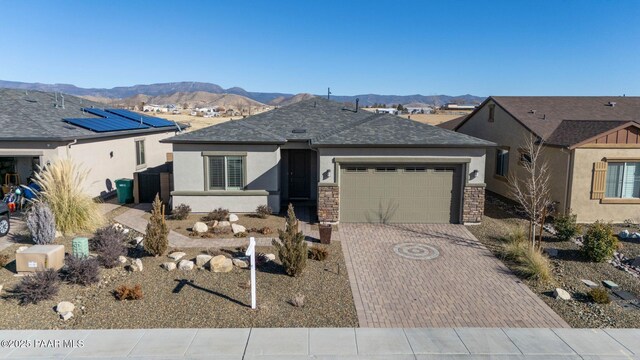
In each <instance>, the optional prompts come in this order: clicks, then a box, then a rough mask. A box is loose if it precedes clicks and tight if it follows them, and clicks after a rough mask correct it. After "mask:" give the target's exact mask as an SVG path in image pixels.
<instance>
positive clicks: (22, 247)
mask: <svg viewBox="0 0 640 360" xmlns="http://www.w3.org/2000/svg"><path fill="white" fill-rule="evenodd" d="M28 248H29V247H28V246H20V247H19V248H18V250H16V254H17V253H21V252H23V251H25V250H27V249H28Z"/></svg>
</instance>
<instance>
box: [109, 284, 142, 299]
mask: <svg viewBox="0 0 640 360" xmlns="http://www.w3.org/2000/svg"><path fill="white" fill-rule="evenodd" d="M113 295H114V296H115V297H116V300H120V301H123V300H140V299H142V298H143V296H144V295H143V294H142V287H141V286H140V284H136V285H135V286H129V285H120V286H118V287H117V288H116V289H115V290H114V291H113Z"/></svg>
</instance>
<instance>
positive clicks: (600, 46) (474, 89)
mask: <svg viewBox="0 0 640 360" xmlns="http://www.w3.org/2000/svg"><path fill="white" fill-rule="evenodd" d="M0 14H2V15H1V18H0V79H3V80H14V81H26V82H42V83H71V84H75V85H77V86H82V87H113V86H128V85H134V84H147V83H159V82H172V81H203V82H213V83H217V84H219V85H221V86H223V87H225V88H228V87H232V86H240V87H243V88H244V89H246V90H249V91H265V92H290V93H298V92H310V93H324V92H325V91H326V88H327V87H329V86H330V87H331V88H332V92H333V93H334V94H336V95H355V94H363V93H378V94H398V95H408V94H417V93H419V94H423V95H433V94H449V95H460V94H465V93H471V94H474V95H479V96H487V95H621V94H623V93H624V94H627V95H640V24H639V22H640V1H637V0H631V1H624V0H620V1H612V0H610V1H606V0H602V1H590V0H562V1H544V0H537V1H534V0H531V1H524V0H522V1H520V0H510V1H443V0H440V1H437V2H431V1H402V0H396V1H388V2H384V1H333V0H322V1H311V0H297V1H275V0H273V1H261V0H254V1H225V2H223V1H161V0H156V1H124V0H122V1H120V0H109V1H80V0H78V1H64V0H55V1H29V0H21V1H17V0H15V1H14V0H0Z"/></svg>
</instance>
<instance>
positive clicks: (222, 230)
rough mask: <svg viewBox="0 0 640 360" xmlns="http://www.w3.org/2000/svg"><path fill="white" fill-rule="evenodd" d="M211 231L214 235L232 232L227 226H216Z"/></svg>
mask: <svg viewBox="0 0 640 360" xmlns="http://www.w3.org/2000/svg"><path fill="white" fill-rule="evenodd" d="M211 231H212V232H213V233H214V234H216V235H224V234H230V233H231V232H232V231H231V228H230V227H228V226H216V227H214V228H213V230H211Z"/></svg>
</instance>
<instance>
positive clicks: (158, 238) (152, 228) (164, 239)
mask: <svg viewBox="0 0 640 360" xmlns="http://www.w3.org/2000/svg"><path fill="white" fill-rule="evenodd" d="M162 213H163V211H162V201H160V197H159V196H158V195H157V194H156V198H155V199H154V200H153V209H152V210H151V219H149V223H148V224H147V233H146V235H145V236H144V250H145V251H146V252H148V253H149V254H151V255H154V256H160V255H162V254H164V253H165V252H166V251H167V248H168V247H169V238H168V236H169V228H168V227H167V224H166V223H165V221H164V216H163V214H162Z"/></svg>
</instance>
